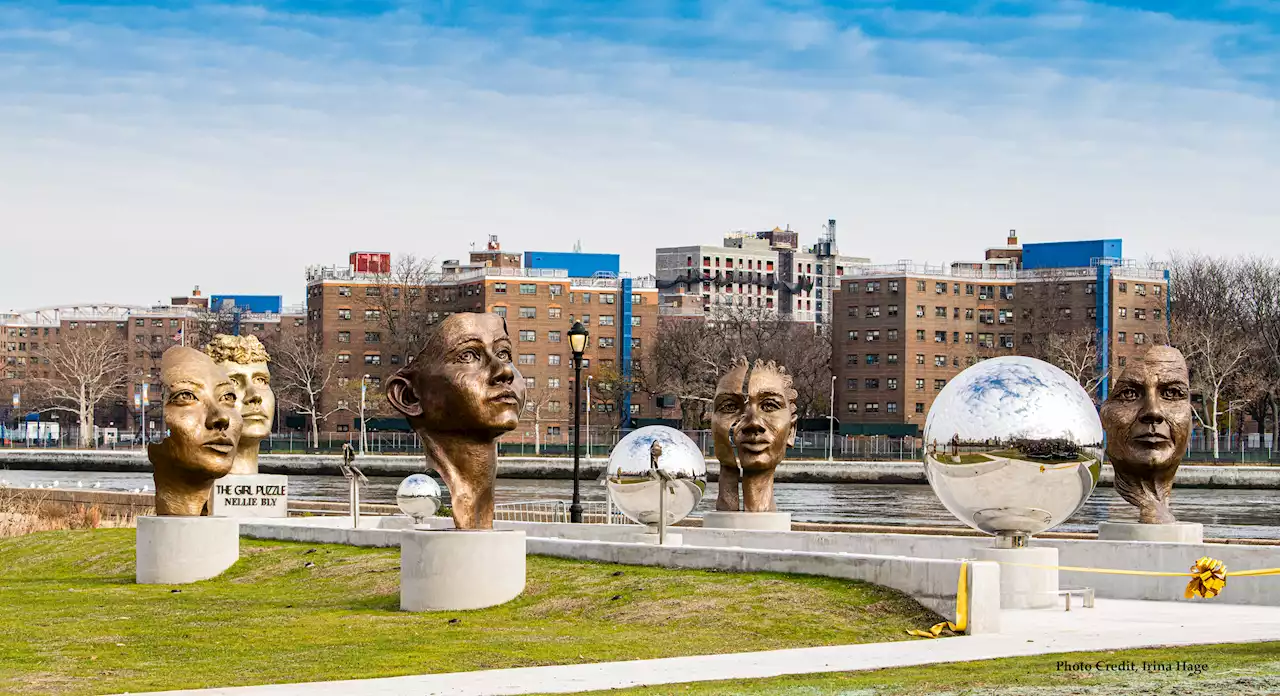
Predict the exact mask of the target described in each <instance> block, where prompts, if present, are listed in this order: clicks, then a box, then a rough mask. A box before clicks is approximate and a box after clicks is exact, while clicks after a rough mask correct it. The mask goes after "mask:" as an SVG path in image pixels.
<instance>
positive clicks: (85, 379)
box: [31, 328, 133, 447]
mask: <svg viewBox="0 0 1280 696" xmlns="http://www.w3.org/2000/svg"><path fill="white" fill-rule="evenodd" d="M42 357H44V358H47V359H48V361H49V365H48V367H49V373H50V374H49V376H48V377H40V378H37V379H35V380H33V381H32V383H31V387H32V391H33V394H32V397H33V398H32V400H31V401H32V403H33V404H35V405H36V409H35V410H39V411H64V412H67V413H74V414H76V417H77V418H78V419H79V424H80V446H81V447H92V446H93V426H94V422H95V419H94V415H95V412H96V410H97V408H98V405H99V404H101V403H102V402H103V401H106V400H107V399H116V398H123V397H124V392H125V391H126V389H127V387H128V385H129V383H130V381H131V379H130V378H131V377H133V375H132V374H131V372H130V370H129V344H128V343H127V342H126V341H125V340H124V339H123V338H122V337H121V336H120V335H119V334H118V333H115V332H114V331H111V330H109V329H89V328H83V329H64V330H62V331H61V332H60V333H59V336H58V340H57V341H56V342H55V343H53V344H51V345H50V344H46V350H45V352H44V355H43V356H42Z"/></svg>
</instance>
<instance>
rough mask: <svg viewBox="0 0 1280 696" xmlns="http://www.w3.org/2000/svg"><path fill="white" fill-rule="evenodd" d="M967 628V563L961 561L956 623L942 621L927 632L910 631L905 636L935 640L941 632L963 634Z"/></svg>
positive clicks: (957, 589)
mask: <svg viewBox="0 0 1280 696" xmlns="http://www.w3.org/2000/svg"><path fill="white" fill-rule="evenodd" d="M968 627H969V562H968V561H961V563H960V581H959V583H958V584H957V586H956V621H955V623H951V622H950V621H943V622H942V623H940V624H934V625H933V627H932V628H930V629H929V630H927V631H920V630H916V629H910V630H908V631H907V635H909V636H916V637H917V638H937V637H938V636H940V635H942V632H943V631H951V632H952V633H955V634H960V633H964V631H965V629H966V628H968Z"/></svg>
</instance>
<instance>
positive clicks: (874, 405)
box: [866, 401, 880, 413]
mask: <svg viewBox="0 0 1280 696" xmlns="http://www.w3.org/2000/svg"><path fill="white" fill-rule="evenodd" d="M866 409H867V413H879V412H880V404H879V402H876V401H868V402H867V405H866Z"/></svg>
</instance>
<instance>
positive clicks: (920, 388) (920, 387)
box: [916, 378, 924, 391]
mask: <svg viewBox="0 0 1280 696" xmlns="http://www.w3.org/2000/svg"><path fill="white" fill-rule="evenodd" d="M916 391H924V380H923V379H920V378H916Z"/></svg>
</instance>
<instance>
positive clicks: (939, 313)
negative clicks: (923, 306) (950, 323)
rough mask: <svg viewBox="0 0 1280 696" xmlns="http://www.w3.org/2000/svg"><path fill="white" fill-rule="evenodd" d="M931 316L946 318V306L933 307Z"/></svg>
mask: <svg viewBox="0 0 1280 696" xmlns="http://www.w3.org/2000/svg"><path fill="white" fill-rule="evenodd" d="M933 316H935V317H938V318H940V319H946V318H947V308H946V307H934V308H933Z"/></svg>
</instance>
